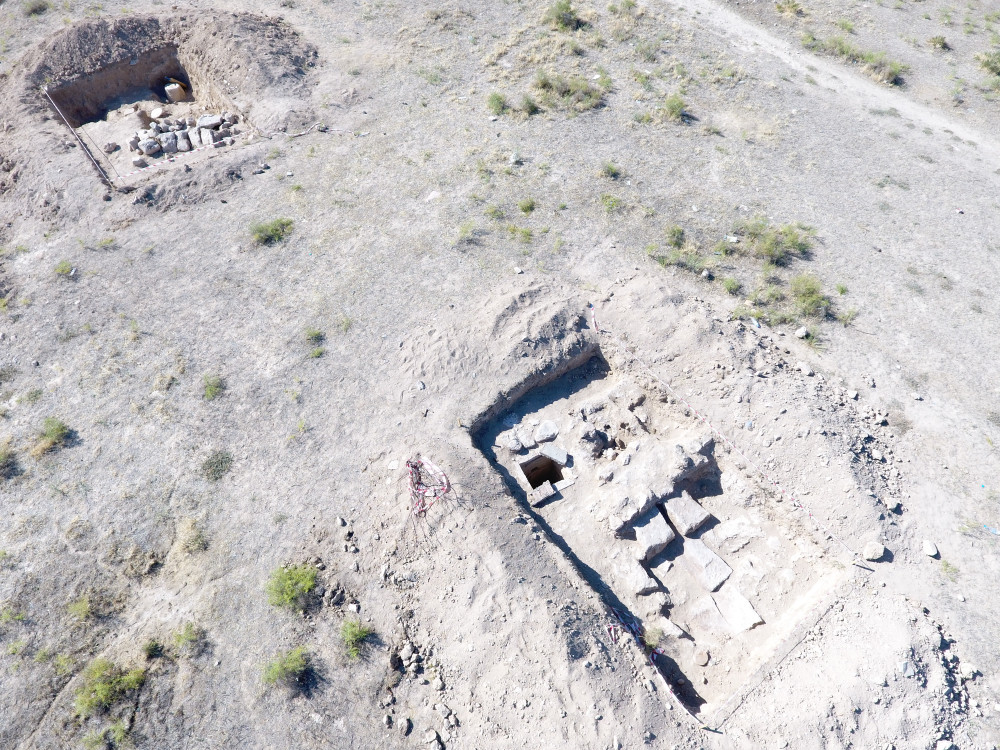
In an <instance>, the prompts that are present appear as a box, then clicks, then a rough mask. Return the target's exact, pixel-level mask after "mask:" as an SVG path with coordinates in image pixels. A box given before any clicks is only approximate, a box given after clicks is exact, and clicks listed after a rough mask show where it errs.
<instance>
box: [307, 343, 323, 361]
mask: <svg viewBox="0 0 1000 750" xmlns="http://www.w3.org/2000/svg"><path fill="white" fill-rule="evenodd" d="M324 354H326V349H324V348H323V347H322V346H317V347H316V348H315V349H313V350H312V351H311V352H309V357H310V358H311V359H319V358H320V357H322V356H323V355H324Z"/></svg>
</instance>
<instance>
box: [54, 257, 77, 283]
mask: <svg viewBox="0 0 1000 750" xmlns="http://www.w3.org/2000/svg"><path fill="white" fill-rule="evenodd" d="M53 270H54V271H55V272H56V276H62V277H63V278H64V279H68V278H69V277H70V274H71V273H73V264H72V263H70V262H69V261H68V260H61V261H59V262H58V263H56V267H55V268H54V269H53Z"/></svg>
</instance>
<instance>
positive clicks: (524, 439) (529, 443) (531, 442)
mask: <svg viewBox="0 0 1000 750" xmlns="http://www.w3.org/2000/svg"><path fill="white" fill-rule="evenodd" d="M515 434H516V435H517V439H518V440H519V441H520V442H521V445H522V446H523V447H525V448H527V449H528V450H530V449H532V448H534V447H535V446H536V445H538V443H536V442H535V438H533V437H532V436H531V430H528V429H526V428H525V429H521V430H518V431H517V432H516V433H515Z"/></svg>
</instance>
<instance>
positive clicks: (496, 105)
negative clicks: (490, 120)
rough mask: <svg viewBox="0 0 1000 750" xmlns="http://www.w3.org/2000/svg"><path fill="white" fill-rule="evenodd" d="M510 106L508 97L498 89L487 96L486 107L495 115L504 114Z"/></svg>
mask: <svg viewBox="0 0 1000 750" xmlns="http://www.w3.org/2000/svg"><path fill="white" fill-rule="evenodd" d="M509 106H510V105H509V104H508V103H507V97H506V96H504V95H503V94H501V93H499V92H497V91H494V92H493V93H492V94H490V95H489V96H488V97H486V108H487V109H488V110H489V111H490V112H491V113H492V114H494V115H502V114H503V113H504V112H506V111H507V110H508V108H509Z"/></svg>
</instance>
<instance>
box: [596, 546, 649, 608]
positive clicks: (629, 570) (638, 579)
mask: <svg viewBox="0 0 1000 750" xmlns="http://www.w3.org/2000/svg"><path fill="white" fill-rule="evenodd" d="M608 558H609V562H610V563H611V568H612V570H613V571H614V574H615V578H616V579H617V581H618V584H619V585H620V586H621V587H622V590H624V591H628V592H630V593H632V594H635V595H637V596H645V595H647V594H652V593H653V592H655V591H657V590H659V588H660V585H659V584H658V583H657V582H656V580H655V579H654V578H652V577H651V576H650V575H649V573H648V572H646V569H645V568H644V567H642V565H640V564H639V562H638V561H637V560H636V559H635V556H634V555H633V554H632V550H631V549H629V548H628V547H627V546H626V544H625V543H622V542H619V543H617V544H616V545H615V546H614V548H613V549H612V550H611V552H610V554H609V556H608Z"/></svg>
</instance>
